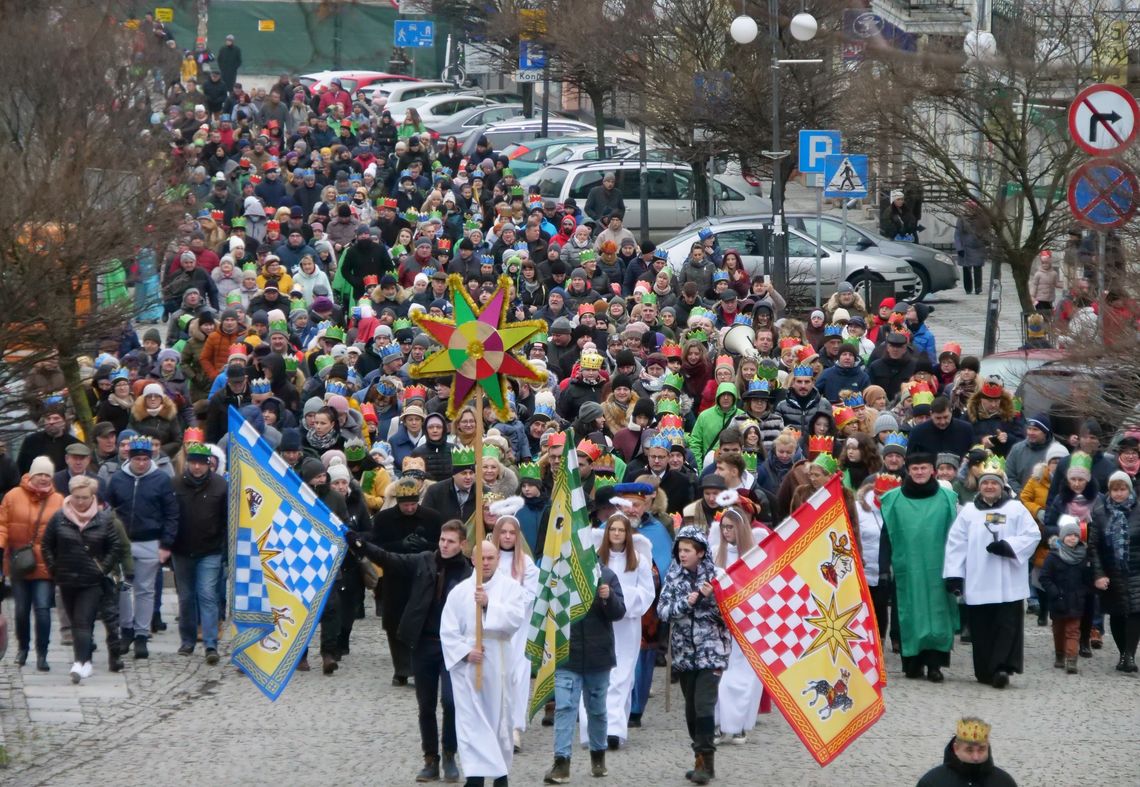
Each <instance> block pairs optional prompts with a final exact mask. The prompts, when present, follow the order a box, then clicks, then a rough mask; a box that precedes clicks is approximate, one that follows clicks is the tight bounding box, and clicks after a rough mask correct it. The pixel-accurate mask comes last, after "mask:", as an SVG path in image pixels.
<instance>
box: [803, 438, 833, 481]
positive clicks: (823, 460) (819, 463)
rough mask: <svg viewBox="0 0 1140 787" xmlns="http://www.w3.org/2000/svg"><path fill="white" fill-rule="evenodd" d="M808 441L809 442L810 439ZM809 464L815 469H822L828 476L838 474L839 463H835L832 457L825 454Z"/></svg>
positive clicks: (821, 454)
mask: <svg viewBox="0 0 1140 787" xmlns="http://www.w3.org/2000/svg"><path fill="white" fill-rule="evenodd" d="M808 439H809V441H810V440H811V439H812V438H808ZM811 463H812V464H813V465H815V466H816V467H822V468H823V469H824V470H826V471H827V474H828V475H835V474H836V473H837V472H839V463H838V462H836V461H835V457H834V456H832V455H831V454H829V453H826V452H823V453H820V454H819V455H818V456H816V458H815V459H813V460H812V462H811Z"/></svg>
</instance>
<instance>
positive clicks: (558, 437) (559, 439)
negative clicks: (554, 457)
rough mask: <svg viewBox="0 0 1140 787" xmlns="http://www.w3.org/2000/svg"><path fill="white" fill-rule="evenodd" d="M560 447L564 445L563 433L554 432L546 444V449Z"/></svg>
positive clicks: (564, 435) (564, 434) (564, 436)
mask: <svg viewBox="0 0 1140 787" xmlns="http://www.w3.org/2000/svg"><path fill="white" fill-rule="evenodd" d="M560 445H566V433H565V432H555V433H554V434H552V435H551V436H550V441H549V442H547V444H546V446H547V448H554V447H556V446H560Z"/></svg>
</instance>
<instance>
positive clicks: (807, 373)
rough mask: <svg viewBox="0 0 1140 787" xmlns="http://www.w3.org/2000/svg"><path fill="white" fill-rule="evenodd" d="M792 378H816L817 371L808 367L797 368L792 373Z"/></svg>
mask: <svg viewBox="0 0 1140 787" xmlns="http://www.w3.org/2000/svg"><path fill="white" fill-rule="evenodd" d="M792 377H815V369H812V368H811V367H810V366H807V365H804V366H797V367H796V368H795V369H794V370H793V371H792Z"/></svg>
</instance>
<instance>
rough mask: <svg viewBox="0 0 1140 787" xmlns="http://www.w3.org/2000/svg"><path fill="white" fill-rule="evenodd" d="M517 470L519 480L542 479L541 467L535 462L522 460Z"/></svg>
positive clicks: (538, 480)
mask: <svg viewBox="0 0 1140 787" xmlns="http://www.w3.org/2000/svg"><path fill="white" fill-rule="evenodd" d="M518 471H519V480H520V481H528V480H529V481H537V482H540V483H541V481H542V468H541V467H539V466H538V464H537V463H536V462H523V463H522V464H521V465H519V466H518ZM595 483H596V482H595Z"/></svg>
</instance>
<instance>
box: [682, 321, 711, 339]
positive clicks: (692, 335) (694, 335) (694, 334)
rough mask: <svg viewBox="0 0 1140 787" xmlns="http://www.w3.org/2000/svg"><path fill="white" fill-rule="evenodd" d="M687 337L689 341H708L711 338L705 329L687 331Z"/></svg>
mask: <svg viewBox="0 0 1140 787" xmlns="http://www.w3.org/2000/svg"><path fill="white" fill-rule="evenodd" d="M690 316H691V315H690ZM685 339H686V340H687V341H693V342H707V341H708V340H709V335H708V334H707V333H705V332H704V331H702V330H699V329H698V330H692V331H689V332H687V333H686V334H685Z"/></svg>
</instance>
